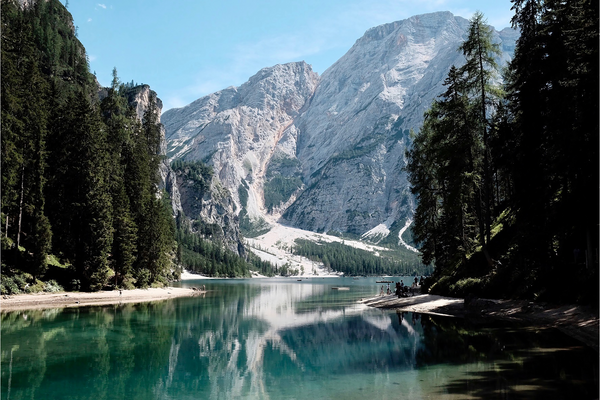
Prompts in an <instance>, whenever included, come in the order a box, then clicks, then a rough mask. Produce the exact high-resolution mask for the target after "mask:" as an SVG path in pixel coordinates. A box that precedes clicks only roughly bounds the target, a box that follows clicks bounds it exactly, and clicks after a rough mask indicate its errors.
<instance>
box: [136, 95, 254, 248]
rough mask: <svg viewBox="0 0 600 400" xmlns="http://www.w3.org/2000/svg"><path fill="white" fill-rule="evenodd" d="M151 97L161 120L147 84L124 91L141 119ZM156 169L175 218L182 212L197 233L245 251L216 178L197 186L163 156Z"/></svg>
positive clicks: (163, 143)
mask: <svg viewBox="0 0 600 400" xmlns="http://www.w3.org/2000/svg"><path fill="white" fill-rule="evenodd" d="M152 97H154V99H155V107H156V111H157V114H158V121H159V122H160V120H161V112H162V101H161V100H160V99H159V98H158V97H157V96H156V93H155V92H154V91H152V90H151V89H150V86H148V85H140V86H136V87H133V88H131V89H130V90H129V91H128V92H127V100H128V102H129V104H130V105H131V106H133V107H134V109H135V111H136V114H137V117H138V119H139V120H140V121H142V119H143V117H144V113H145V112H146V111H147V110H148V108H149V107H150V104H151V98H152ZM161 128H162V129H161V132H162V140H161V154H162V155H166V149H167V142H166V140H165V135H164V134H165V129H164V126H161ZM159 172H160V181H159V187H158V189H159V194H160V192H161V191H162V190H163V189H164V190H166V191H167V192H168V193H169V196H170V197H171V206H172V208H173V216H174V217H176V216H178V215H180V216H183V215H185V218H188V219H189V220H190V221H191V222H192V223H191V224H190V225H191V226H192V227H194V228H193V229H194V230H195V231H196V232H198V233H200V234H201V235H203V236H204V237H207V238H210V239H211V240H213V241H217V242H220V243H222V244H223V245H224V246H225V247H227V248H229V249H230V250H232V251H233V252H235V253H237V254H238V255H244V254H245V252H246V250H245V249H244V246H243V244H242V242H241V239H240V232H239V222H238V217H237V215H236V213H235V207H236V206H235V203H234V202H233V200H232V198H231V195H230V193H229V191H227V189H225V188H223V186H222V185H221V183H220V182H219V180H218V179H211V180H210V182H209V183H208V184H206V185H204V186H202V187H198V185H196V184H195V183H194V182H193V181H190V179H188V178H187V177H186V175H185V173H183V172H182V171H177V172H176V171H173V169H172V168H171V166H170V164H169V161H168V160H167V159H166V158H165V160H163V162H162V163H161V164H160V165H159Z"/></svg>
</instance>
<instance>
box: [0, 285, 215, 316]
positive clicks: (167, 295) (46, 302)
mask: <svg viewBox="0 0 600 400" xmlns="http://www.w3.org/2000/svg"><path fill="white" fill-rule="evenodd" d="M203 293H205V292H202V291H198V290H194V289H192V288H181V287H165V288H149V289H133V290H123V291H122V293H121V292H120V291H119V290H111V291H100V292H58V293H43V292H42V293H32V294H17V295H11V296H3V297H2V299H0V312H2V313H5V312H11V311H21V310H39V309H48V308H74V307H86V306H105V305H111V304H123V303H145V302H151V301H160V300H168V299H174V298H176V297H192V296H196V295H198V294H203Z"/></svg>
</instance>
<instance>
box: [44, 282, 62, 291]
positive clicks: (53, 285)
mask: <svg viewBox="0 0 600 400" xmlns="http://www.w3.org/2000/svg"><path fill="white" fill-rule="evenodd" d="M62 291H64V288H63V287H62V286H60V285H59V284H58V283H57V282H56V281H55V280H50V281H48V282H46V284H45V286H44V292H48V293H56V292H62Z"/></svg>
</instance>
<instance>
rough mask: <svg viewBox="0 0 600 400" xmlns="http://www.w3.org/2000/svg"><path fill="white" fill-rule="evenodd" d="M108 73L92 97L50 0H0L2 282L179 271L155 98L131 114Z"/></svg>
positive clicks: (73, 283) (90, 80)
mask: <svg viewBox="0 0 600 400" xmlns="http://www.w3.org/2000/svg"><path fill="white" fill-rule="evenodd" d="M113 77H114V79H113V81H112V85H111V87H109V88H108V89H107V91H106V93H105V96H102V98H100V97H99V96H98V92H99V85H98V83H97V81H96V79H95V77H94V76H93V75H92V74H90V72H89V66H88V62H87V58H86V53H85V49H84V47H83V45H82V44H81V43H80V42H79V40H78V39H77V37H76V33H75V29H74V27H73V23H72V18H71V15H70V13H69V12H68V11H67V10H66V9H65V7H64V6H63V5H62V4H60V2H58V1H57V0H51V1H38V2H34V3H32V4H31V6H28V7H27V8H25V9H21V8H20V6H19V5H18V4H16V3H15V2H14V1H7V0H3V1H2V228H3V229H2V230H3V234H2V292H3V293H15V292H18V291H20V290H23V289H24V288H25V287H27V288H28V291H31V290H35V289H36V288H37V289H44V290H54V289H56V288H57V287H59V285H62V286H63V287H65V288H68V289H74V290H79V289H80V290H99V289H101V288H103V287H105V286H106V285H108V284H109V283H110V284H113V285H116V286H119V287H133V286H134V285H135V286H138V287H146V286H149V285H163V284H166V283H167V282H168V281H169V280H171V279H173V278H176V277H178V275H179V271H178V270H177V268H176V266H175V264H174V263H173V260H174V257H175V249H176V246H175V241H174V224H173V221H172V218H171V216H170V214H169V212H168V211H167V209H166V208H165V205H164V204H163V201H162V199H161V194H160V193H158V192H157V182H158V174H157V171H158V166H159V163H160V162H161V157H160V156H159V146H160V140H161V130H160V125H159V121H158V108H157V107H156V105H155V104H154V102H156V99H151V104H150V105H149V106H148V107H147V110H146V112H145V113H144V115H143V117H142V118H139V116H137V115H136V113H135V111H134V110H133V108H132V107H131V106H130V105H129V103H128V100H127V98H128V96H130V95H131V94H132V93H131V91H135V90H139V89H140V88H135V87H131V85H123V84H121V83H120V82H119V79H118V77H117V74H116V70H115V71H113ZM40 279H44V280H45V282H43V281H41V280H40ZM57 281H58V282H57ZM25 282H26V283H25Z"/></svg>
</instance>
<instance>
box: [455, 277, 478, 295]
mask: <svg viewBox="0 0 600 400" xmlns="http://www.w3.org/2000/svg"><path fill="white" fill-rule="evenodd" d="M482 286H483V280H482V279H479V278H466V279H460V280H459V281H458V282H456V283H455V284H453V285H450V287H449V289H450V294H451V295H452V296H455V297H466V296H467V295H469V294H473V295H477V296H478V295H479V294H480V293H481V291H482V290H481V289H482Z"/></svg>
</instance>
